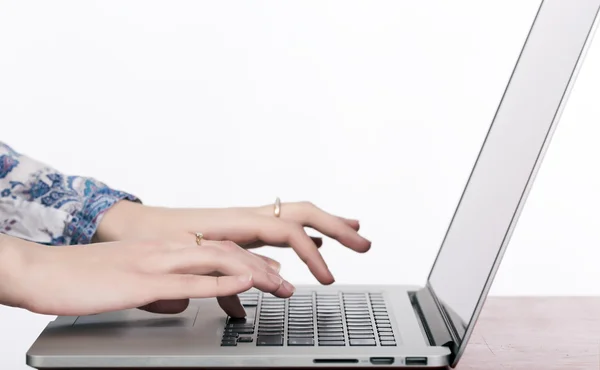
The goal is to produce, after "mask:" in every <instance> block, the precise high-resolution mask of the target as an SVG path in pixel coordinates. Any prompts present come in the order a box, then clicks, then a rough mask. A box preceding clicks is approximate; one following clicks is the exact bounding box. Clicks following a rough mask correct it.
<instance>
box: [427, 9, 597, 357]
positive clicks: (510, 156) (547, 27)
mask: <svg viewBox="0 0 600 370" xmlns="http://www.w3.org/2000/svg"><path fill="white" fill-rule="evenodd" d="M599 7H600V0H569V1H564V0H545V1H543V2H542V3H541V5H540V8H539V10H538V13H537V15H536V18H535V21H534V23H533V26H532V28H531V30H530V33H529V35H528V38H527V41H526V42H525V46H524V48H523V50H522V52H521V55H520V57H519V60H518V62H517V65H516V67H515V69H514V71H513V74H512V76H511V79H510V82H509V84H508V86H507V89H506V91H505V93H504V96H503V98H502V100H501V102H500V105H499V107H498V110H497V112H496V116H495V117H494V120H493V122H492V125H491V127H490V130H489V132H488V135H487V137H486V140H485V142H484V145H483V147H482V149H481V152H480V153H479V157H478V159H477V162H476V164H475V166H474V168H473V171H472V173H471V176H470V178H469V180H468V183H467V185H466V188H465V190H464V193H463V195H462V198H461V200H460V202H459V205H458V207H457V210H456V212H455V215H454V217H453V219H452V222H451V224H450V226H449V229H448V231H447V234H446V237H445V239H444V241H443V243H442V247H441V249H440V251H439V254H438V257H437V259H436V262H435V263H434V266H433V268H432V271H431V273H430V275H429V280H428V286H429V288H430V289H431V290H432V291H433V293H434V294H435V296H436V297H437V298H438V300H439V302H440V303H441V304H442V306H443V307H444V309H445V311H446V313H447V316H448V317H449V318H450V320H451V321H452V323H453V325H454V327H455V329H456V332H457V334H458V336H459V338H460V340H461V341H462V339H463V338H465V335H467V336H468V335H469V332H470V330H472V325H469V324H470V323H471V322H472V324H473V325H474V321H475V320H473V319H474V318H475V316H476V313H477V312H478V310H480V305H481V304H482V303H483V301H482V298H483V297H484V296H485V295H486V293H487V290H488V289H489V287H490V285H491V280H492V279H493V275H494V274H495V271H496V269H497V267H498V264H499V263H500V259H501V257H502V254H503V251H504V248H505V247H506V245H507V243H508V239H509V238H510V234H511V233H512V230H513V228H514V226H515V223H516V219H517V217H518V214H519V212H520V210H521V207H522V206H523V203H524V200H525V197H526V195H527V193H528V190H529V187H530V186H531V182H532V180H533V177H534V176H535V172H536V170H537V167H538V166H539V164H540V162H541V157H542V156H543V152H544V151H545V149H546V145H547V144H548V142H549V139H550V136H551V134H552V131H553V129H554V127H555V123H556V121H557V118H558V116H559V114H560V110H561V109H562V106H563V103H564V100H565V99H566V95H567V93H568V90H569V88H570V82H571V80H572V77H573V76H574V73H575V71H576V69H577V67H578V65H579V60H580V56H582V53H583V51H584V50H585V47H586V46H587V40H588V37H589V38H591V36H592V34H593V32H592V30H593V29H594V23H595V18H596V15H597V13H598V8H599ZM507 27H509V25H507ZM457 344H459V345H460V344H461V343H457ZM463 347H464V346H463Z"/></svg>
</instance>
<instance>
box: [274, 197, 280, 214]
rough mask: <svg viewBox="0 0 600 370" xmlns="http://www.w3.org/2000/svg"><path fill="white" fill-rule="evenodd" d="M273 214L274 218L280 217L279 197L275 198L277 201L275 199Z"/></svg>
mask: <svg viewBox="0 0 600 370" xmlns="http://www.w3.org/2000/svg"><path fill="white" fill-rule="evenodd" d="M273 213H274V215H275V217H279V216H281V199H279V197H277V199H275V205H274V209H273Z"/></svg>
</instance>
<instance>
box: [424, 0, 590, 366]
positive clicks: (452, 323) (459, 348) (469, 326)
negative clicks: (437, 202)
mask: <svg viewBox="0 0 600 370" xmlns="http://www.w3.org/2000/svg"><path fill="white" fill-rule="evenodd" d="M550 1H551V0H550ZM550 1H549V0H542V1H541V3H540V6H539V7H538V10H537V12H536V14H535V17H534V20H533V22H532V25H531V27H530V29H529V32H528V35H527V37H526V39H525V42H524V45H523V48H522V49H521V52H520V54H519V57H518V59H517V62H516V64H515V67H514V69H513V72H512V74H511V76H510V79H509V82H508V84H507V87H506V89H505V91H504V94H503V95H502V98H501V100H500V104H499V105H498V109H497V111H496V114H495V115H494V118H493V120H492V123H491V125H490V128H489V130H488V132H487V134H486V137H485V139H484V142H483V145H482V146H481V149H480V151H479V154H478V156H477V160H476V162H475V164H474V166H473V168H472V170H471V173H470V175H469V178H468V180H467V183H466V186H465V188H464V190H463V193H462V195H461V197H460V199H459V202H458V205H457V207H456V210H455V212H454V215H453V216H452V219H451V221H450V224H449V227H448V229H447V232H446V235H445V236H444V239H443V241H442V244H441V247H440V248H439V250H438V253H437V255H436V257H435V259H434V262H433V265H432V267H431V270H430V272H429V275H428V277H427V283H426V289H427V290H428V291H429V293H430V294H431V295H432V297H433V298H434V300H435V302H436V303H437V305H438V310H440V314H441V316H442V317H443V318H444V320H445V321H446V324H447V325H448V330H449V331H450V332H451V334H452V337H453V338H454V340H455V342H456V343H454V344H453V346H452V347H453V348H454V349H455V351H453V354H452V358H451V359H450V362H451V365H450V366H451V367H455V366H456V365H457V363H458V361H459V359H460V357H461V356H462V354H463V353H464V350H465V348H466V344H467V343H468V341H469V338H470V336H471V334H472V332H473V329H474V327H475V324H476V322H477V319H478V317H479V315H480V313H481V310H482V308H483V306H484V304H485V300H486V298H487V296H488V293H489V290H490V288H491V286H492V283H493V280H494V278H495V276H496V273H497V271H498V268H499V266H500V263H501V261H502V258H503V257H504V253H505V252H506V249H507V246H508V244H509V241H510V238H511V236H512V234H513V232H514V229H515V227H516V224H517V220H518V218H519V216H520V214H521V212H522V210H523V206H524V204H525V200H526V199H527V196H528V195H529V192H530V190H531V187H532V186H533V182H534V180H535V177H536V175H537V172H538V171H539V168H540V166H541V163H542V161H543V158H544V156H545V154H546V151H547V149H548V146H549V144H550V141H551V138H552V136H553V134H554V131H555V130H556V127H557V125H558V122H559V120H560V116H561V114H562V111H563V110H564V107H565V105H566V101H567V100H568V97H569V94H570V92H571V90H572V88H573V85H574V83H575V80H576V76H577V74H578V72H579V69H580V68H581V65H582V62H583V60H584V58H585V54H586V52H587V50H588V48H589V45H590V44H591V40H592V39H593V36H594V33H595V30H596V29H597V27H598V23H599V17H598V14H599V11H600V1H596V0H594V1H596V4H595V6H596V14H595V16H594V18H593V22H592V24H591V25H590V27H589V30H588V32H587V35H586V39H585V42H584V45H583V47H582V49H581V52H580V53H579V56H578V57H577V60H576V64H575V67H574V68H573V71H572V73H571V75H570V78H569V80H568V82H567V84H566V86H565V88H564V91H563V94H562V96H561V99H560V102H559V105H558V106H557V109H556V112H555V115H554V118H553V120H552V122H551V124H550V126H549V129H548V132H547V133H546V137H545V139H544V141H543V145H542V147H541V148H540V151H539V153H538V156H537V158H536V160H535V164H534V166H533V168H532V171H531V173H530V176H529V178H528V180H527V183H526V186H525V188H524V191H523V192H522V194H521V197H520V199H519V202H518V206H517V208H516V210H515V212H514V214H513V216H512V219H511V221H510V224H509V227H508V229H507V231H506V234H505V236H504V239H503V241H502V244H501V246H500V248H499V250H498V253H497V255H496V257H495V259H494V262H493V265H492V269H491V271H490V273H489V275H488V277H487V279H486V281H485V284H484V288H483V290H482V292H481V295H480V297H479V299H478V300H477V304H476V307H475V310H474V313H473V315H472V316H471V319H470V320H469V322H468V323H464V322H462V320H461V322H456V319H453V317H455V318H458V315H452V311H451V308H450V307H446V306H445V305H444V304H443V303H442V302H440V300H439V299H438V298H437V295H436V293H435V290H434V289H433V287H432V286H431V284H430V279H431V276H432V274H433V272H434V269H435V267H436V264H437V263H438V259H439V256H440V253H441V250H442V248H443V245H444V242H445V241H446V237H447V235H448V232H449V231H450V229H451V226H452V223H453V222H454V219H455V217H456V214H457V213H458V212H457V211H458V209H459V206H460V204H461V201H462V199H463V197H464V194H465V193H466V191H467V189H468V185H469V182H470V180H471V178H472V175H473V173H474V171H475V169H476V166H477V163H478V162H479V158H480V156H481V153H482V152H483V149H484V147H485V144H486V141H487V139H488V136H489V134H490V132H491V130H492V128H493V126H494V123H495V121H496V116H497V114H498V111H499V110H500V108H501V107H502V104H503V102H504V98H505V96H506V94H507V92H508V90H509V87H510V85H511V82H512V80H513V77H514V74H515V71H516V69H517V67H518V65H519V63H520V61H521V58H522V56H523V52H524V51H525V49H526V48H527V45H528V42H529V40H530V36H531V34H532V32H533V30H534V28H535V26H536V22H537V21H538V19H539V17H540V14H541V12H542V9H543V8H544V5H545V4H547V3H549V2H550ZM556 1H559V0H556ZM574 3H575V2H573V3H571V2H569V3H564V2H562V5H563V6H577V4H574ZM551 15H553V14H548V15H547V16H551ZM460 327H464V328H465V329H464V334H463V335H460V333H459V329H457V328H460Z"/></svg>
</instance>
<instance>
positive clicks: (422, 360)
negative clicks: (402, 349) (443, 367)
mask: <svg viewBox="0 0 600 370" xmlns="http://www.w3.org/2000/svg"><path fill="white" fill-rule="evenodd" d="M404 362H405V365H406V366H425V365H427V357H407V358H406V359H405V360H404Z"/></svg>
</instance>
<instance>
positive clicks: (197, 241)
mask: <svg viewBox="0 0 600 370" xmlns="http://www.w3.org/2000/svg"><path fill="white" fill-rule="evenodd" d="M202 238H204V234H202V233H196V244H198V245H200V244H201V243H202Z"/></svg>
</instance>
